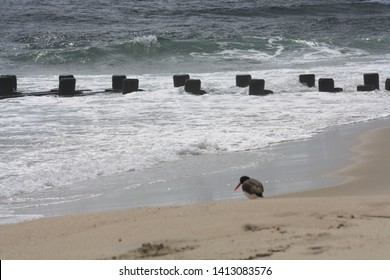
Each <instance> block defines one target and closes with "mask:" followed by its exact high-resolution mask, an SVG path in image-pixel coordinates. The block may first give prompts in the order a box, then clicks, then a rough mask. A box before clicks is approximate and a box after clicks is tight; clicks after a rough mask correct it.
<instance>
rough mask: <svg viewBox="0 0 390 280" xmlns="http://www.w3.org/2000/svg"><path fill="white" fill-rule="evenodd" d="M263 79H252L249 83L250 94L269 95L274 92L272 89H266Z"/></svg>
mask: <svg viewBox="0 0 390 280" xmlns="http://www.w3.org/2000/svg"><path fill="white" fill-rule="evenodd" d="M264 86H265V81H264V80H263V79H252V80H251V81H250V83H249V95H267V94H271V93H273V91H272V90H267V89H264Z"/></svg>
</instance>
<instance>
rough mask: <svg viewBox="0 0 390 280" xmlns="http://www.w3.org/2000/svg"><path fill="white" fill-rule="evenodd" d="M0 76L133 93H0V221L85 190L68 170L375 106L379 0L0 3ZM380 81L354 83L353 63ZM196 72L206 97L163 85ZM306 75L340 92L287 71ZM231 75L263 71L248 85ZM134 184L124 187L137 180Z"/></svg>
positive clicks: (382, 47)
mask: <svg viewBox="0 0 390 280" xmlns="http://www.w3.org/2000/svg"><path fill="white" fill-rule="evenodd" d="M0 3H1V5H2V8H1V9H0V50H1V51H0V74H16V75H17V77H18V90H19V91H22V92H34V91H45V90H50V89H52V88H55V87H57V86H58V75H60V74H69V73H71V74H74V75H75V76H76V78H77V88H88V89H91V90H93V91H99V90H102V89H105V88H109V87H111V75H112V74H126V75H127V77H133V78H138V79H139V80H140V88H142V89H144V91H142V92H136V93H132V94H128V95H122V94H114V93H110V94H108V93H100V94H96V95H93V96H81V97H74V98H59V97H54V96H44V97H23V98H15V99H4V100H0V223H4V222H14V221H19V220H21V219H28V218H34V217H35V216H31V215H30V216H28V215H27V216H25V217H22V218H21V217H19V216H16V215H13V211H14V209H16V208H18V207H20V208H27V207H30V206H31V205H34V207H39V206H36V204H35V203H36V201H39V202H40V204H39V205H43V204H45V203H46V204H50V203H66V201H68V200H69V197H71V200H79V199H88V198H89V197H91V196H96V195H97V194H96V193H92V192H89V190H88V187H85V188H83V189H81V190H80V189H79V190H77V191H75V192H74V193H72V194H71V195H70V196H68V197H67V198H66V200H65V199H64V198H63V197H61V196H56V195H54V193H55V192H57V191H58V190H61V189H67V187H68V186H73V185H77V182H81V181H83V182H84V181H86V180H87V181H88V180H97V179H99V178H105V177H106V176H115V175H118V176H120V175H123V174H126V173H128V172H134V171H137V170H144V169H148V168H151V167H153V166H156V165H158V164H161V163H164V162H173V161H180V160H181V159H182V158H188V157H195V156H199V155H205V154H223V153H231V152H240V151H251V150H256V149H262V148H265V147H268V146H269V145H271V144H273V143H279V142H285V141H292V140H299V139H307V138H310V137H313V136H314V135H317V134H318V133H321V132H323V131H325V130H326V129H328V128H330V127H335V126H340V125H345V124H351V123H356V122H364V121H368V120H373V119H380V118H387V117H389V115H390V92H387V91H385V90H384V81H385V79H386V78H387V77H390V67H389V61H390V36H389V34H390V27H389V26H390V1H384V0H382V1H352V0H350V1H336V0H330V1H320V0H310V1H309V0H296V1H254V0H251V1H235V0H230V1H219V0H217V1H202V0H192V1H187V0H181V1H177V0H167V1H124V0H110V1H102V0H99V1H90V0H86V1H71V0H61V1H49V0H47V1H44V0H41V1H29V0H24V1H23V0H13V1H11V0H10V1H7V0H4V1H0ZM371 72H375V73H379V74H380V85H381V89H380V90H376V91H374V92H357V91H356V86H357V85H360V84H363V74H364V73H371ZM180 73H188V74H190V75H191V77H193V78H199V79H201V80H202V88H203V89H204V90H206V91H207V92H208V94H207V95H203V96H194V95H190V94H187V93H185V92H184V90H183V89H182V88H174V87H173V82H172V75H174V74H180ZM304 73H313V74H315V75H316V77H317V79H318V78H320V77H324V78H326V77H330V78H334V79H335V85H336V86H337V87H342V88H344V92H343V93H337V94H336V93H322V92H321V93H320V92H318V90H317V88H307V87H305V86H303V85H301V84H300V83H299V82H298V76H299V75H300V74H304ZM236 74H251V75H252V77H253V78H263V79H265V80H266V88H267V89H271V90H273V91H274V92H275V94H273V95H269V96H264V97H259V96H249V95H248V89H247V88H237V87H235V75H236ZM136 187H137V186H134V188H136Z"/></svg>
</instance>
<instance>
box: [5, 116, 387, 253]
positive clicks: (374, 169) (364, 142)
mask: <svg viewBox="0 0 390 280" xmlns="http://www.w3.org/2000/svg"><path fill="white" fill-rule="evenodd" d="M344 130H345V129H344ZM359 135H360V136H359V138H358V139H356V143H357V145H354V147H353V148H352V149H353V152H354V153H353V155H352V157H350V158H349V159H347V161H348V162H349V163H348V164H346V165H343V166H340V167H338V168H337V169H338V170H337V171H335V172H334V171H333V172H331V174H330V175H332V176H339V177H340V178H347V179H346V180H342V181H339V182H337V183H335V184H333V185H331V186H328V187H319V188H318V189H315V190H309V191H301V192H295V193H291V194H283V195H275V196H271V197H266V198H265V199H262V200H254V201H250V200H247V199H245V198H243V195H242V194H240V196H242V199H230V200H224V201H216V202H209V203H200V204H191V205H181V206H165V207H141V208H133V209H127V210H118V211H106V212H94V213H85V214H79V215H67V216H61V217H52V218H42V219H38V220H33V221H29V222H22V223H17V224H9V225H1V226H0V248H1V249H0V257H1V259H390V244H389V242H388V240H389V238H390V205H389V203H388V202H389V201H390V187H389V182H390V175H389V174H388V171H387V170H389V165H390V149H389V146H390V143H387V142H388V141H387V139H389V137H390V124H389V121H388V120H384V122H383V126H382V128H372V127H371V129H368V130H365V132H364V133H360V134H359Z"/></svg>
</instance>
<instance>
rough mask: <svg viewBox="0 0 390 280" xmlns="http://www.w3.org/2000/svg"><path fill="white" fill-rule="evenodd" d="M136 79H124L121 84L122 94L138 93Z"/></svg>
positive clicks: (137, 81)
mask: <svg viewBox="0 0 390 280" xmlns="http://www.w3.org/2000/svg"><path fill="white" fill-rule="evenodd" d="M138 86H139V80H138V79H124V80H123V82H122V94H126V93H131V92H134V91H138V90H139V89H138Z"/></svg>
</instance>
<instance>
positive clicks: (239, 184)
mask: <svg viewBox="0 0 390 280" xmlns="http://www.w3.org/2000/svg"><path fill="white" fill-rule="evenodd" d="M240 186H241V183H238V185H237V186H236V187H235V188H234V192H235V191H236V190H237V189H238V188H239V187H240Z"/></svg>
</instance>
